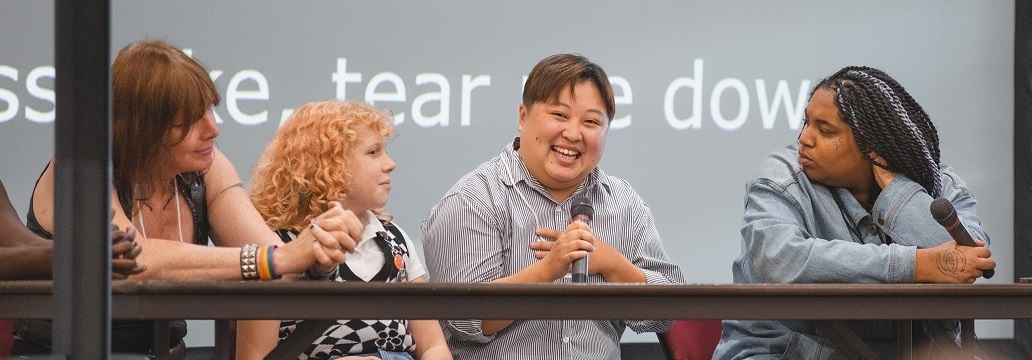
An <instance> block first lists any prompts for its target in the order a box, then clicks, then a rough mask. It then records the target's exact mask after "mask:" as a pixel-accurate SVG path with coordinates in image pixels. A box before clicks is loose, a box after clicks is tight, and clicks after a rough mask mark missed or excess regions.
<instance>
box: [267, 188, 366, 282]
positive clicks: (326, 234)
mask: <svg viewBox="0 0 1032 360" xmlns="http://www.w3.org/2000/svg"><path fill="white" fill-rule="evenodd" d="M362 231H363V226H362V222H360V221H359V220H358V217H357V216H355V214H354V213H352V212H351V211H350V210H344V208H343V207H342V206H341V205H340V203H338V202H336V201H331V202H330V207H329V210H327V211H326V212H324V213H322V214H320V215H319V216H316V217H315V219H313V220H312V224H311V225H309V227H308V228H307V229H305V230H304V231H302V232H301V233H300V234H298V236H297V239H295V240H294V241H291V242H289V243H286V244H284V245H282V246H281V249H279V250H277V251H276V252H275V253H274V255H273V256H275V259H273V261H275V265H276V269H277V270H279V269H282V270H279V271H280V273H281V274H297V273H301V272H304V271H305V270H307V269H308V268H309V267H310V266H312V265H313V264H314V265H317V268H318V270H319V271H321V272H327V271H328V270H329V269H332V268H333V267H334V266H337V264H340V263H343V262H344V253H345V252H352V251H354V250H355V246H356V245H357V244H358V241H359V240H361V237H362Z"/></svg>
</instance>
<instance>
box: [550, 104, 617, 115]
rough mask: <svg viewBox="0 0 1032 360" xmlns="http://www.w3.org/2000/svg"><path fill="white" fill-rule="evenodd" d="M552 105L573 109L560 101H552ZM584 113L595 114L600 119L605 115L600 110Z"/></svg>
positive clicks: (590, 110) (589, 110)
mask: <svg viewBox="0 0 1032 360" xmlns="http://www.w3.org/2000/svg"><path fill="white" fill-rule="evenodd" d="M552 105H556V106H562V107H564V108H567V109H572V108H573V107H572V106H570V105H568V104H566V103H564V102H562V101H559V100H556V101H553V102H552ZM586 111H587V112H589V113H595V114H596V115H598V116H599V117H601V118H605V117H606V113H604V112H602V110H598V109H588V110H586Z"/></svg>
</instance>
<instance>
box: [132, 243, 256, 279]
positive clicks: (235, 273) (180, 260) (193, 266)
mask: <svg viewBox="0 0 1032 360" xmlns="http://www.w3.org/2000/svg"><path fill="white" fill-rule="evenodd" d="M137 241H139V242H140V244H141V246H143V252H142V253H141V254H140V256H139V257H138V258H137V261H139V262H140V263H142V264H143V265H146V266H147V269H146V270H145V271H144V272H142V273H140V274H139V275H134V278H137V279H162V280H184V281H197V280H205V281H208V280H240V279H242V278H243V276H242V275H241V272H240V248H225V247H209V246H200V245H193V244H183V243H179V242H175V241H170V240H162V239H147V238H142V239H137Z"/></svg>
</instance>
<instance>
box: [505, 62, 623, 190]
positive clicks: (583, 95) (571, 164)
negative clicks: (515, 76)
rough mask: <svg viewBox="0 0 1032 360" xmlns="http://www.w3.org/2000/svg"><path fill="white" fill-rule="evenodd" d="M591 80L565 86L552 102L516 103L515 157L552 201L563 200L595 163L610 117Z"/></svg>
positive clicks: (600, 157) (601, 147) (599, 155)
mask: <svg viewBox="0 0 1032 360" xmlns="http://www.w3.org/2000/svg"><path fill="white" fill-rule="evenodd" d="M605 114H606V107H605V105H604V103H603V101H602V96H601V94H600V92H599V90H598V88H597V87H596V86H595V85H594V84H593V83H592V82H590V81H581V82H578V83H576V84H575V85H574V86H573V87H572V88H570V87H567V88H566V89H564V90H563V91H562V92H561V93H560V94H559V96H558V99H556V101H555V102H551V103H549V102H536V103H533V104H529V105H528V104H520V123H519V131H520V149H519V150H518V152H519V154H520V158H522V159H523V162H524V163H525V164H526V165H527V169H528V170H529V171H530V174H531V175H532V176H534V178H535V179H537V181H538V182H540V183H541V185H543V186H544V187H545V189H546V190H547V191H548V193H549V194H550V195H552V198H553V199H554V200H555V201H557V202H563V201H565V200H566V199H567V198H568V197H570V195H572V194H573V192H574V191H576V190H577V186H579V185H580V183H581V182H582V181H584V178H585V177H586V176H587V175H588V173H590V172H591V170H592V169H594V168H595V166H596V165H598V162H599V160H601V159H602V152H603V151H604V150H605V147H606V137H605V135H606V128H607V127H608V126H609V118H608V117H607V116H606V115H605Z"/></svg>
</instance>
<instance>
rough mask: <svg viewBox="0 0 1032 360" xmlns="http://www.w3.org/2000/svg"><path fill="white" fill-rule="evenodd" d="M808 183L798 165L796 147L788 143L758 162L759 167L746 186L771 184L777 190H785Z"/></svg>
mask: <svg viewBox="0 0 1032 360" xmlns="http://www.w3.org/2000/svg"><path fill="white" fill-rule="evenodd" d="M808 183H809V180H807V178H806V174H804V173H803V168H802V166H800V165H799V155H798V148H797V147H796V145H794V144H793V145H789V146H786V147H784V148H781V149H778V150H777V151H774V152H772V153H770V154H769V155H767V157H766V158H764V159H763V161H762V162H760V167H759V169H758V171H757V173H756V175H755V177H753V178H752V179H751V180H750V181H749V183H748V188H750V189H751V188H753V187H756V186H764V185H766V186H771V187H775V188H778V189H779V190H787V189H789V188H791V187H793V186H804V185H806V184H808Z"/></svg>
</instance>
